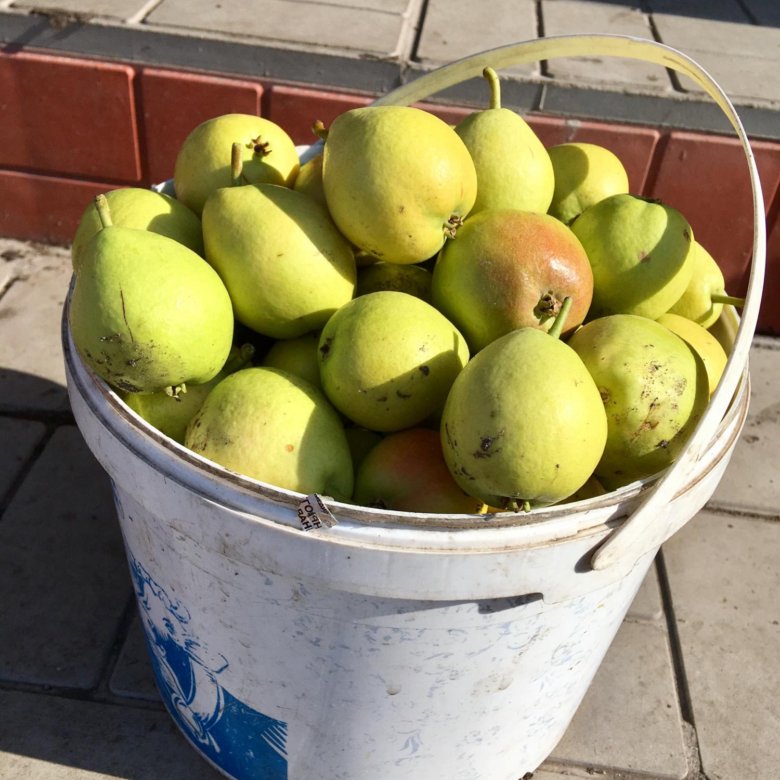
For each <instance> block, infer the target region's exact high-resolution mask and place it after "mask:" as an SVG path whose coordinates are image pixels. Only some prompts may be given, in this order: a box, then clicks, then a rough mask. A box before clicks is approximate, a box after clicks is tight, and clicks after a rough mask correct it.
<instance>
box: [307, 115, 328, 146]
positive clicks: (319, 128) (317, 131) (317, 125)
mask: <svg viewBox="0 0 780 780" xmlns="http://www.w3.org/2000/svg"><path fill="white" fill-rule="evenodd" d="M311 131H312V133H314V135H316V136H317V138H321V139H322V140H323V141H327V140H328V128H327V127H325V123H324V122H323V121H322V120H321V119H317V120H315V122H314V124H312V126H311Z"/></svg>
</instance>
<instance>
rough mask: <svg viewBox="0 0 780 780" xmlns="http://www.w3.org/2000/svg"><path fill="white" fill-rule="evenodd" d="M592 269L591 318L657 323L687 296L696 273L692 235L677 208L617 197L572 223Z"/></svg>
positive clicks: (607, 199) (645, 200)
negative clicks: (621, 316)
mask: <svg viewBox="0 0 780 780" xmlns="http://www.w3.org/2000/svg"><path fill="white" fill-rule="evenodd" d="M571 229H572V230H573V231H574V234H575V235H576V236H577V238H579V240H580V242H581V243H582V245H583V247H585V251H586V252H587V254H588V259H589V260H590V264H591V267H592V268H593V304H592V308H591V312H590V314H589V317H590V319H594V318H596V317H601V316H604V315H607V314H637V315H639V316H642V317H647V318H649V319H653V320H654V319H656V318H657V317H659V316H660V315H661V314H663V313H664V312H666V311H668V310H669V309H670V308H671V307H672V306H673V305H674V303H675V301H677V300H679V298H680V296H681V295H682V294H683V292H685V288H686V287H687V286H688V283H689V282H690V279H691V274H692V272H693V252H692V251H691V247H692V245H693V240H694V239H693V230H692V228H691V226H690V225H689V224H688V221H687V220H686V219H685V217H684V216H683V215H682V214H681V213H680V212H679V211H677V209H674V208H672V207H671V206H667V205H666V204H664V203H661V202H660V201H658V200H651V199H649V198H643V197H640V196H638V195H631V194H618V195H611V196H610V197H608V198H604V199H603V200H600V201H599V202H598V203H595V204H593V205H592V206H589V207H588V208H587V209H585V211H583V212H582V214H580V216H579V217H577V219H575V220H574V222H572V224H571Z"/></svg>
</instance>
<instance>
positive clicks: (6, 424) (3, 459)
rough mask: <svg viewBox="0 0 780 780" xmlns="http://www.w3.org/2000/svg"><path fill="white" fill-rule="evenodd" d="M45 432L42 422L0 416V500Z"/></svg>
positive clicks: (3, 498) (2, 499)
mask: <svg viewBox="0 0 780 780" xmlns="http://www.w3.org/2000/svg"><path fill="white" fill-rule="evenodd" d="M45 434H46V426H45V425H44V424H43V423H40V422H36V421H35V420H21V419H14V418H13V417H0V441H1V442H3V446H2V447H0V502H2V501H4V500H5V496H6V493H7V492H8V489H9V488H10V487H11V485H13V483H14V480H16V478H17V477H18V476H19V474H20V473H21V471H22V469H23V468H24V466H25V464H26V463H27V461H28V460H29V458H30V456H31V455H32V453H33V451H34V450H35V448H36V446H37V445H38V444H39V443H40V442H41V441H42V439H43V437H44V435H45Z"/></svg>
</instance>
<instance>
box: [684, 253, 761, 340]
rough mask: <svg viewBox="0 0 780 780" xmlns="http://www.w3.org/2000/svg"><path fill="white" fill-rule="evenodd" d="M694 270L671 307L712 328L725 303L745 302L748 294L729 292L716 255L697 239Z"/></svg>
mask: <svg viewBox="0 0 780 780" xmlns="http://www.w3.org/2000/svg"><path fill="white" fill-rule="evenodd" d="M691 253H692V255H693V272H692V273H691V279H690V281H689V282H688V286H687V287H686V288H685V291H684V292H683V294H682V295H681V296H680V297H679V298H678V299H677V301H676V303H674V304H673V306H672V307H671V308H670V309H669V311H670V312H671V313H672V314H679V315H681V316H683V317H687V318H688V319H689V320H693V321H694V322H697V323H698V324H699V325H701V326H702V327H703V328H709V327H711V326H712V324H713V323H714V322H715V321H716V320H717V319H718V317H720V313H721V311H723V305H724V304H731V305H734V306H743V305H744V303H745V300H744V298H735V297H732V296H730V295H726V282H725V280H724V278H723V272H722V271H721V270H720V267H719V266H718V263H717V261H716V260H715V258H714V257H713V256H712V255H711V254H710V253H709V252H708V251H707V250H706V249H705V248H704V247H703V246H702V245H701V244H700V243H699V242H698V241H696V240H694V242H693V246H692V247H691Z"/></svg>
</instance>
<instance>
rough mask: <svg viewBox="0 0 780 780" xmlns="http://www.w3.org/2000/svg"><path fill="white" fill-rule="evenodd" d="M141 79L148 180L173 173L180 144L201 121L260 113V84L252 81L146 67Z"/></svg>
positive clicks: (165, 176)
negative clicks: (217, 117)
mask: <svg viewBox="0 0 780 780" xmlns="http://www.w3.org/2000/svg"><path fill="white" fill-rule="evenodd" d="M139 81H140V96H141V116H142V121H141V137H142V142H143V148H144V152H145V158H146V177H147V180H148V181H150V182H159V181H165V180H166V179H170V178H171V177H172V176H173V166H174V164H175V162H176V155H177V154H178V152H179V148H180V147H181V145H182V143H183V142H184V139H185V138H186V137H187V136H188V135H189V133H190V131H191V130H193V129H194V128H195V127H197V126H198V125H199V124H200V123H201V122H205V121H206V120H207V119H212V118H214V117H215V116H221V115H222V114H232V113H237V114H255V115H258V114H260V107H261V101H262V96H263V87H262V85H261V84H259V83H255V82H252V81H242V80H239V79H228V78H222V77H218V76H202V75H198V74H193V73H185V72H182V71H176V70H158V69H155V68H144V69H143V70H142V71H141V74H140V77H139Z"/></svg>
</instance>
